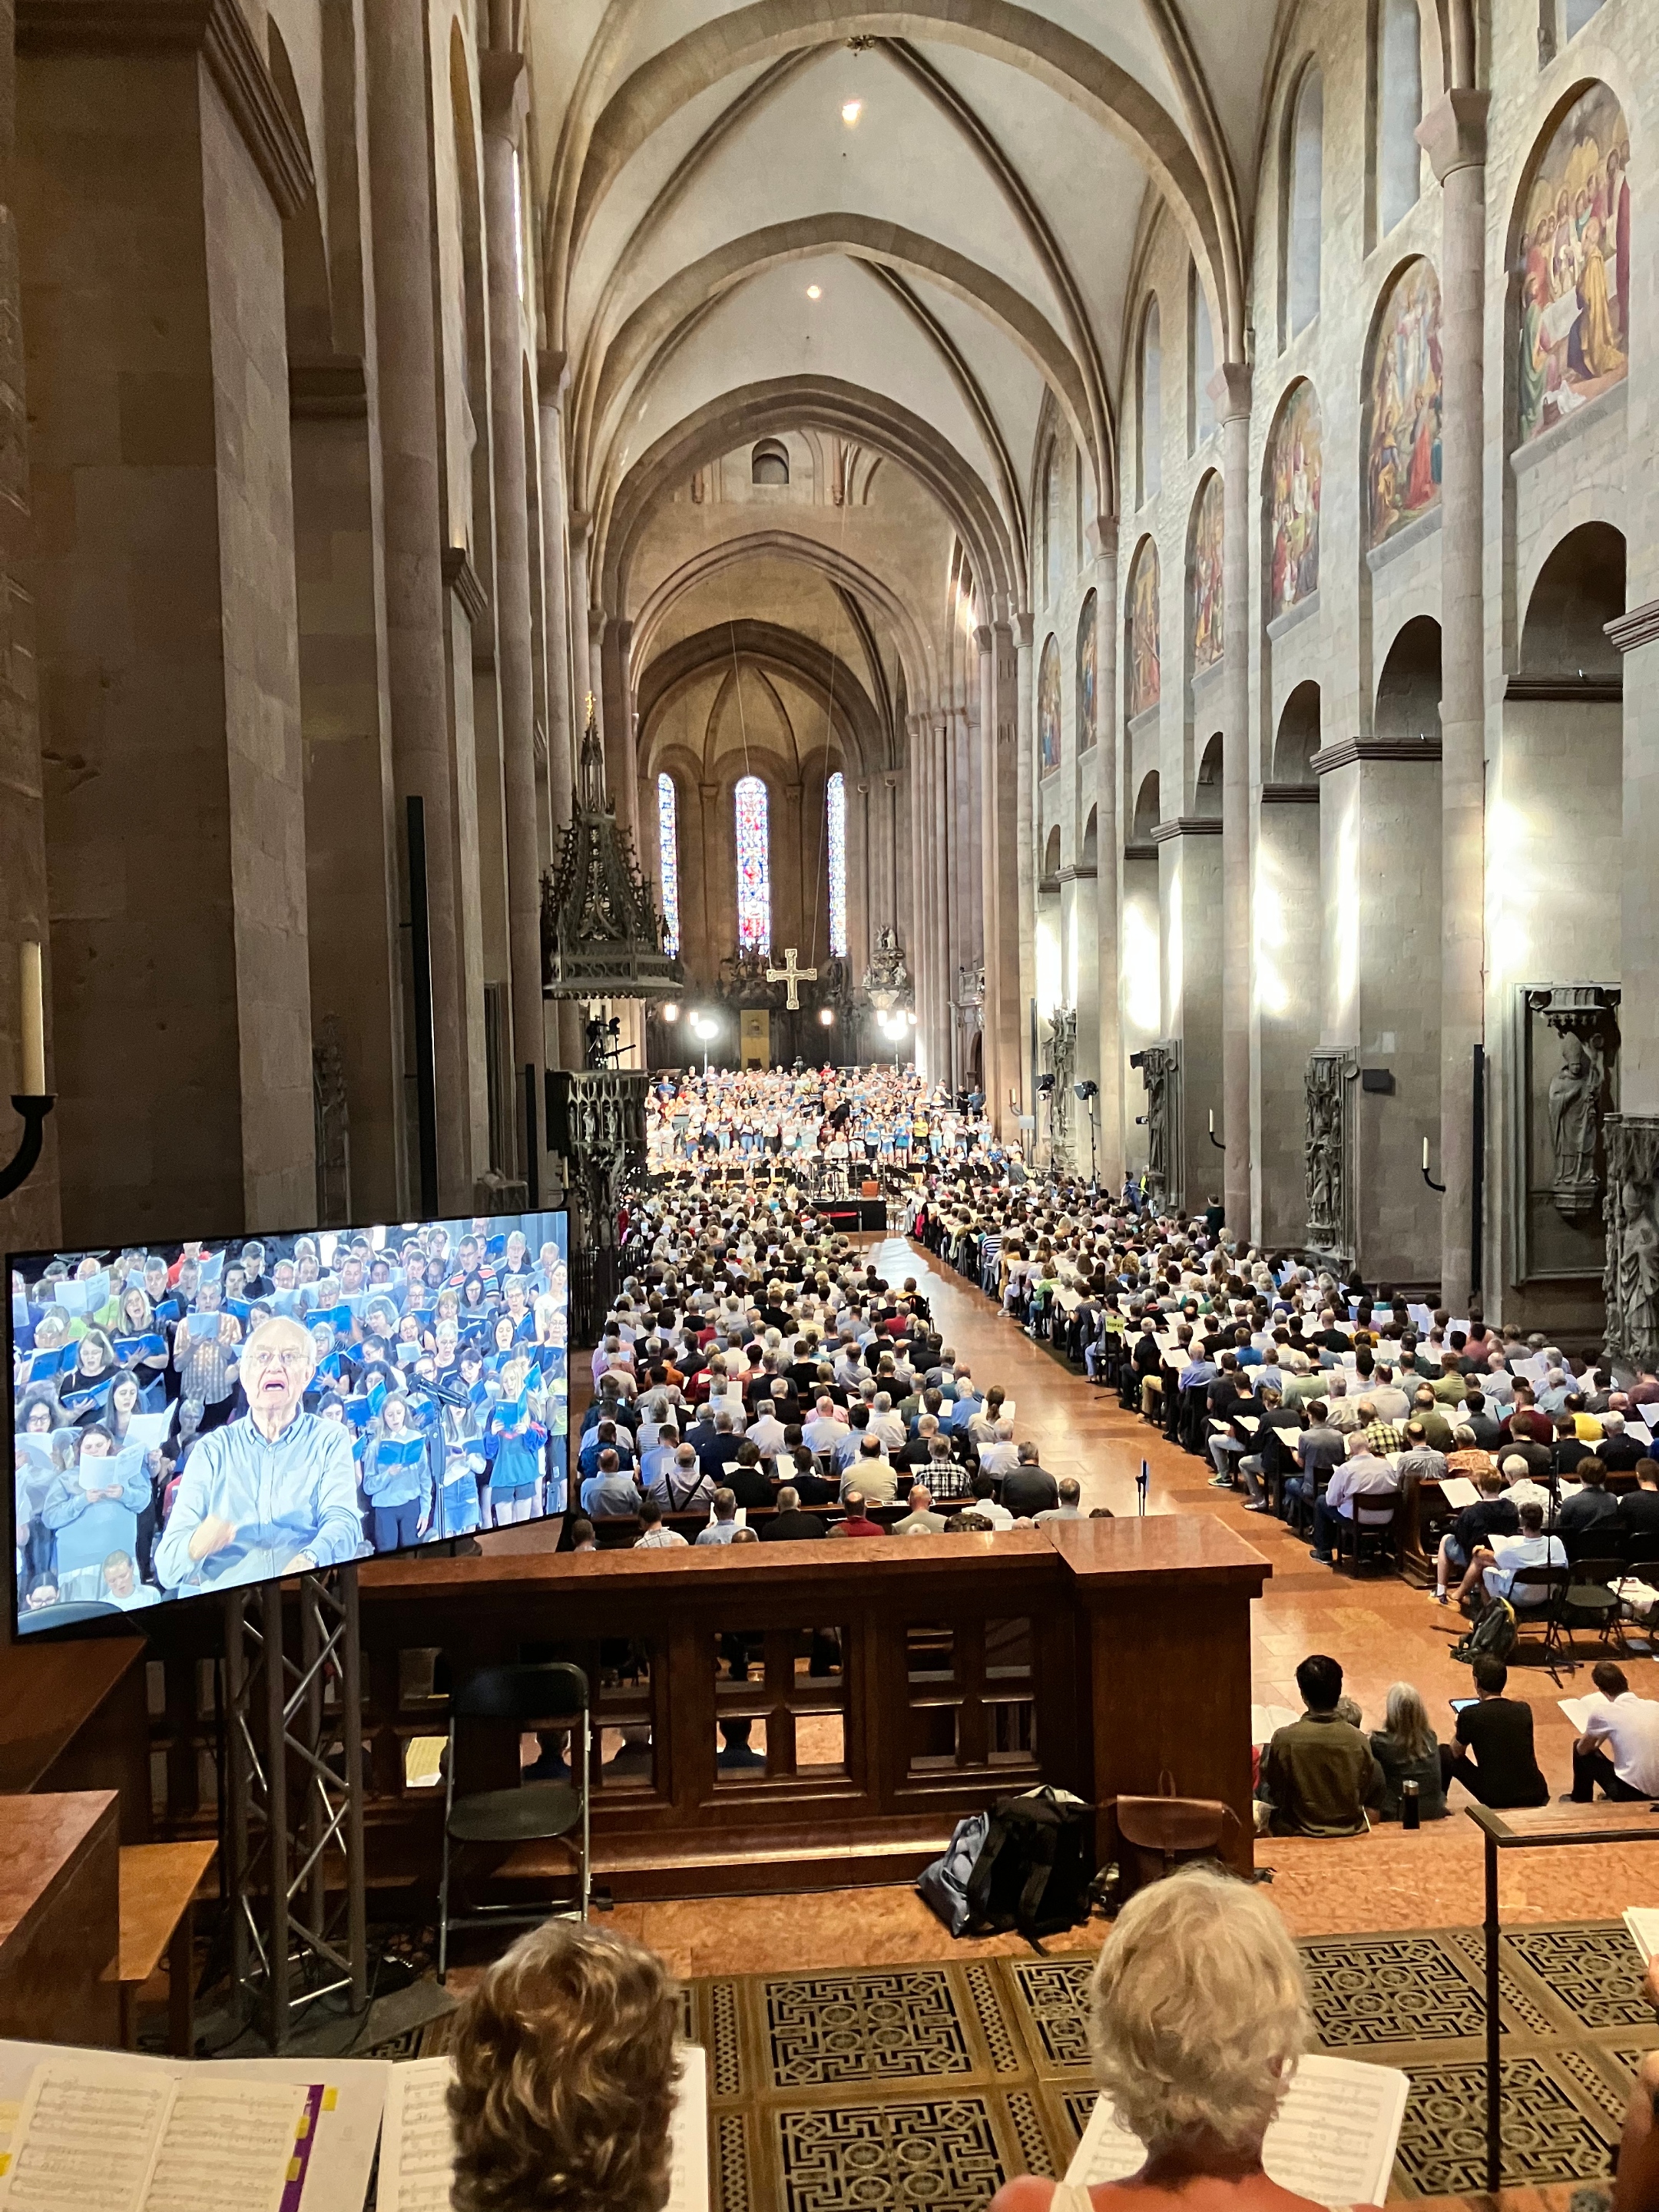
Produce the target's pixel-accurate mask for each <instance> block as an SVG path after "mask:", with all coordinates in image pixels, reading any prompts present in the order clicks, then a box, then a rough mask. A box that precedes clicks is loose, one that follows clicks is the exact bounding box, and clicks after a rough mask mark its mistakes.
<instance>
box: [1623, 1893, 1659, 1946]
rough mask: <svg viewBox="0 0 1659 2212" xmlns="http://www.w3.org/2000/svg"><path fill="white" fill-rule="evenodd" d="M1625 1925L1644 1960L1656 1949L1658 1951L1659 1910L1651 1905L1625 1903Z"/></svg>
mask: <svg viewBox="0 0 1659 2212" xmlns="http://www.w3.org/2000/svg"><path fill="white" fill-rule="evenodd" d="M1625 1925H1626V1928H1628V1929H1629V1930H1630V1932H1631V1936H1632V1941H1633V1942H1634V1943H1635V1945H1636V1948H1637V1949H1638V1951H1639V1952H1640V1953H1641V1954H1642V1956H1643V1958H1644V1960H1648V1959H1650V1958H1651V1957H1652V1956H1653V1954H1654V1953H1655V1952H1656V1951H1659V1910H1656V1909H1655V1907H1654V1906H1652V1905H1626V1907H1625Z"/></svg>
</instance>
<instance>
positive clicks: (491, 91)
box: [478, 52, 530, 145]
mask: <svg viewBox="0 0 1659 2212" xmlns="http://www.w3.org/2000/svg"><path fill="white" fill-rule="evenodd" d="M478 94H479V102H480V105H481V106H482V107H483V127H484V129H485V131H487V132H488V133H489V136H490V137H492V138H506V139H508V140H510V141H511V142H512V143H513V144H515V145H516V144H517V143H518V138H519V133H520V130H521V129H522V127H523V125H524V118H525V116H526V113H527V112H528V111H529V106H530V83H529V80H528V78H527V77H526V74H525V66H524V56H523V55H522V54H515V53H502V52H489V53H483V54H480V55H479V57H478Z"/></svg>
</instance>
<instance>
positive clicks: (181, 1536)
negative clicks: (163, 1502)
mask: <svg viewBox="0 0 1659 2212" xmlns="http://www.w3.org/2000/svg"><path fill="white" fill-rule="evenodd" d="M316 1364H317V1352H316V1346H314V1345H313V1342H312V1340H311V1336H310V1334H309V1333H308V1331H307V1330H306V1329H305V1328H302V1327H301V1324H300V1323H299V1322H297V1321H288V1320H283V1319H280V1318H278V1319H273V1320H270V1321H266V1322H261V1323H260V1324H259V1326H258V1328H256V1329H255V1330H254V1331H253V1332H252V1334H251V1335H250V1336H249V1338H248V1340H247V1342H246V1344H245V1345H244V1346H243V1347H242V1356H241V1361H240V1381H241V1384H242V1389H243V1390H244V1392H245V1393H246V1397H247V1402H248V1411H247V1414H246V1418H245V1419H240V1420H236V1421H233V1422H231V1423H230V1424H229V1425H228V1427H225V1428H222V1429H216V1430H214V1431H212V1433H211V1434H210V1435H208V1436H205V1437H203V1438H202V1439H201V1441H200V1442H199V1443H197V1446H196V1448H195V1449H194V1450H193V1451H192V1452H191V1455H190V1456H189V1458H188V1459H187V1460H186V1461H185V1469H184V1473H183V1474H182V1475H181V1477H180V1478H179V1490H178V1494H177V1496H176V1497H175V1498H174V1500H173V1510H172V1512H171V1513H170V1514H169V1515H168V1516H167V1529H166V1532H165V1534H163V1535H162V1536H161V1540H160V1541H159V1542H158V1543H157V1545H156V1547H155V1578H156V1580H157V1581H158V1582H159V1583H161V1587H162V1588H163V1589H167V1590H182V1589H223V1588H228V1587H229V1586H230V1585H231V1584H233V1583H254V1582H262V1581H264V1580H265V1579H266V1578H267V1577H270V1576H273V1575H295V1574H304V1573H306V1572H307V1571H309V1570H311V1569H312V1568H313V1567H331V1566H334V1565H337V1564H338V1563H339V1562H340V1561H341V1560H342V1559H355V1558H356V1555H357V1553H358V1550H359V1548H360V1547H361V1546H362V1541H363V1521H362V1514H361V1512H360V1511H359V1510H358V1507H357V1474H356V1468H355V1466H354V1465H353V1463H352V1457H351V1440H350V1437H349V1433H348V1431H346V1430H345V1429H344V1428H343V1426H342V1425H341V1424H340V1423H339V1422H337V1421H325V1420H321V1419H319V1418H318V1416H317V1415H316V1414H314V1413H307V1412H306V1411H305V1408H304V1399H305V1394H306V1391H307V1389H308V1388H309V1386H310V1383H311V1378H312V1376H313V1373H314V1371H315V1369H316Z"/></svg>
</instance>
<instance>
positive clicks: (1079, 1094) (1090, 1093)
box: [1072, 1077, 1100, 1106]
mask: <svg viewBox="0 0 1659 2212" xmlns="http://www.w3.org/2000/svg"><path fill="white" fill-rule="evenodd" d="M1072 1093H1073V1097H1076V1098H1080V1099H1081V1100H1082V1102H1083V1103H1084V1104H1085V1106H1086V1105H1087V1104H1088V1103H1089V1101H1090V1100H1091V1098H1097V1097H1099V1096H1100V1085H1098V1084H1097V1083H1091V1082H1090V1081H1089V1080H1088V1079H1087V1078H1086V1077H1085V1079H1084V1080H1083V1081H1082V1082H1081V1083H1074V1084H1073V1085H1072Z"/></svg>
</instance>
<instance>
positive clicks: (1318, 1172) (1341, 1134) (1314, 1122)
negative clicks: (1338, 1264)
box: [1303, 1052, 1353, 1252]
mask: <svg viewBox="0 0 1659 2212" xmlns="http://www.w3.org/2000/svg"><path fill="white" fill-rule="evenodd" d="M1352 1073H1353V1069H1352V1066H1351V1064H1350V1061H1349V1056H1348V1055H1347V1054H1346V1053H1341V1052H1316V1053H1313V1054H1310V1055H1309V1060H1308V1072H1307V1076H1306V1079H1305V1098H1306V1118H1305V1121H1304V1135H1303V1152H1304V1163H1305V1168H1306V1173H1307V1188H1308V1242H1309V1243H1310V1245H1311V1246H1312V1247H1313V1248H1314V1249H1316V1250H1317V1251H1322V1252H1343V1251H1346V1249H1347V1245H1348V1228H1347V1223H1348V1212H1349V1208H1348V1142H1347V1115H1346V1096H1345V1085H1346V1084H1347V1082H1348V1081H1349V1079H1351V1077H1352Z"/></svg>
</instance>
